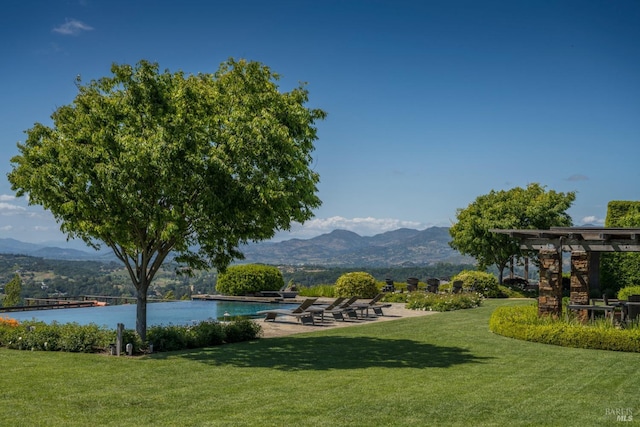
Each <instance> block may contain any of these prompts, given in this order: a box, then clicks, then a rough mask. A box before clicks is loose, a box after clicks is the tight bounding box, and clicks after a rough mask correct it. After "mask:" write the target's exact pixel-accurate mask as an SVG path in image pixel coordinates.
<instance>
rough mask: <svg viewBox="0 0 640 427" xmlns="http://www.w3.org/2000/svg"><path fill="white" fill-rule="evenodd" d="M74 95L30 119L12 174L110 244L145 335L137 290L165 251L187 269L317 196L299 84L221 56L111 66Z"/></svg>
mask: <svg viewBox="0 0 640 427" xmlns="http://www.w3.org/2000/svg"><path fill="white" fill-rule="evenodd" d="M111 72H112V74H113V76H111V77H104V78H101V79H99V80H96V81H91V82H90V83H89V84H87V85H81V82H80V81H78V90H79V94H78V95H77V96H76V98H75V100H74V101H73V103H72V104H70V105H65V106H62V107H60V108H58V109H57V110H56V111H55V112H54V113H53V115H52V119H53V126H51V127H50V126H45V125H43V124H40V123H36V124H35V126H34V127H33V128H31V129H29V130H28V131H27V140H26V142H25V143H24V144H18V149H19V151H20V155H18V156H15V157H14V158H13V159H12V160H11V162H12V164H13V167H14V169H13V170H12V171H11V173H9V176H8V178H9V182H11V186H12V189H13V190H14V191H16V192H17V194H18V196H22V195H26V194H28V195H29V204H32V205H33V204H36V205H42V206H43V207H44V208H45V209H47V210H50V211H51V213H52V214H53V216H54V217H55V218H56V220H57V221H59V223H60V229H61V230H62V231H63V232H64V233H66V234H67V235H68V237H70V238H80V239H82V240H84V241H85V242H86V243H87V244H89V245H91V246H94V247H97V246H99V244H100V242H104V243H105V244H106V245H107V246H109V247H110V248H111V249H112V250H113V252H114V253H115V255H116V257H117V258H118V259H119V260H120V261H122V262H123V263H124V265H125V267H126V270H127V272H128V274H129V277H130V278H131V281H132V283H133V285H134V287H135V289H136V294H137V314H136V331H137V332H138V334H139V335H140V337H141V339H142V340H144V339H145V336H146V328H147V292H148V290H149V285H150V283H151V281H152V280H153V278H154V276H155V275H156V273H157V272H158V270H159V269H160V267H161V266H162V264H163V262H164V260H165V259H166V257H167V256H168V255H169V254H170V253H174V254H175V255H176V256H177V257H176V260H177V261H178V262H183V263H185V264H187V265H188V266H190V267H192V268H194V269H206V268H209V267H211V266H213V267H216V268H218V269H220V270H224V269H225V268H226V266H227V265H228V264H229V263H230V262H231V261H232V260H233V259H235V258H242V253H241V252H240V251H239V246H240V245H242V244H245V243H247V242H249V241H258V240H264V239H269V238H271V237H273V236H274V234H275V232H276V231H277V230H287V229H289V228H290V227H291V224H292V223H293V222H299V223H302V222H304V221H306V220H308V219H309V218H311V217H312V216H313V213H312V210H313V209H314V208H317V207H318V206H320V199H319V198H318V197H317V196H316V194H315V193H316V190H317V188H316V184H317V183H318V181H319V176H318V174H317V173H316V172H314V171H313V170H312V169H311V167H310V166H311V163H312V157H311V152H312V151H313V149H314V145H313V143H314V141H315V140H316V129H315V127H314V123H315V121H316V120H320V119H322V118H324V117H325V113H324V112H323V111H322V110H317V109H308V108H306V107H305V105H304V104H305V103H306V102H307V100H308V96H307V95H308V93H307V90H306V89H305V88H304V86H300V87H297V88H295V89H293V90H292V91H290V92H283V93H281V92H280V91H279V90H278V85H277V84H276V82H277V80H278V75H277V74H275V73H272V72H271V70H270V69H269V68H268V67H266V66H264V65H262V64H260V63H257V62H247V61H244V60H241V61H235V60H233V59H230V60H229V61H227V62H225V63H223V64H222V65H221V66H220V68H219V70H218V71H217V72H216V73H215V74H198V75H189V76H185V74H184V73H182V72H176V73H170V72H169V71H164V72H159V68H158V65H157V64H153V63H150V62H147V61H141V62H139V63H138V64H137V65H136V66H135V67H132V66H129V65H115V64H114V65H113V66H112V68H111Z"/></svg>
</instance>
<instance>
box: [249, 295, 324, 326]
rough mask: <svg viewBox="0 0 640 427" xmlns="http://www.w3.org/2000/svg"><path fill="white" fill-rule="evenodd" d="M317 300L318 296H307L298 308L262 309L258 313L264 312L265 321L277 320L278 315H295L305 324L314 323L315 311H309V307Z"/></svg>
mask: <svg viewBox="0 0 640 427" xmlns="http://www.w3.org/2000/svg"><path fill="white" fill-rule="evenodd" d="M316 300H317V298H307V299H306V300H304V301H303V302H302V303H301V304H300V305H299V306H298V307H296V308H292V309H289V310H287V309H284V308H279V309H273V310H262V311H258V312H257V313H256V314H264V315H265V318H264V321H265V322H266V321H268V320H271V321H275V320H276V317H277V316H293V317H296V318H298V320H299V321H300V322H301V323H302V324H303V325H308V324H313V323H314V322H313V313H311V312H309V311H307V309H308V308H309V307H311V306H312V305H313V303H314V302H316Z"/></svg>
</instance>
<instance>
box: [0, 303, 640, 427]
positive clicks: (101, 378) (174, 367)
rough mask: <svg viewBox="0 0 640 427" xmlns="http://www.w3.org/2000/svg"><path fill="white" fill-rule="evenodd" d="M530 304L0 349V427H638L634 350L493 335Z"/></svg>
mask: <svg viewBox="0 0 640 427" xmlns="http://www.w3.org/2000/svg"><path fill="white" fill-rule="evenodd" d="M528 303H529V302H526V301H513V300H510V301H504V300H503V301H485V303H484V305H483V306H482V307H480V308H477V309H471V310H462V311H455V312H447V313H438V314H436V315H432V316H425V317H419V318H407V319H399V320H396V321H393V322H371V323H370V324H367V325H364V326H358V327H353V328H339V329H331V330H326V331H322V332H319V333H307V334H301V335H296V336H291V337H283V338H272V339H262V340H259V341H256V342H250V343H240V344H232V345H225V346H220V347H215V348H207V349H202V350H197V351H188V352H177V353H165V354H155V355H152V356H150V357H145V358H128V357H120V358H116V357H110V356H104V355H91V354H70V353H47V352H24V351H12V350H6V349H2V350H0V366H1V367H2V371H1V373H0V408H1V409H2V410H0V425H12V426H18V425H25V426H31V425H43V426H45V425H46V426H56V425H64V426H70V425H79V426H86V425H114V426H115V425H136V426H144V425H155V426H365V425H366V426H427V425H461V426H472V425H473V426H483V425H494V426H503V425H547V426H560V425H562V426H578V425H579V426H591V425H620V424H619V421H617V417H616V411H617V412H619V413H624V414H625V415H627V416H628V415H631V416H632V417H633V418H634V419H633V421H634V422H638V420H640V373H638V366H640V365H639V364H640V355H638V354H631V353H616V352H607V351H598V350H583V349H572V348H561V347H555V346H548V345H542V344H535V343H529V342H522V341H517V340H513V339H509V338H504V337H501V336H497V335H494V334H492V333H491V332H489V330H488V319H489V316H490V314H491V312H492V310H493V309H494V308H495V307H497V306H499V305H505V304H528ZM301 328H303V326H301ZM629 411H631V412H629ZM623 424H624V423H623ZM627 424H628V423H627Z"/></svg>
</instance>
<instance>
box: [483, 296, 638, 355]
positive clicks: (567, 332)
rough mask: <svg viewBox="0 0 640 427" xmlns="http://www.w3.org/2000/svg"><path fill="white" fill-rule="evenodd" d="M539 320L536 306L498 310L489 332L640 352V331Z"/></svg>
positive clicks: (605, 324)
mask: <svg viewBox="0 0 640 427" xmlns="http://www.w3.org/2000/svg"><path fill="white" fill-rule="evenodd" d="M565 319H566V318H564V317H563V318H553V317H551V316H541V317H539V316H538V310H537V308H536V306H535V305H531V306H518V307H499V308H497V309H496V310H495V311H494V312H493V313H492V315H491V319H490V320H489V329H490V330H491V331H492V332H493V333H496V334H498V335H503V336H505V337H510V338H516V339H520V340H524V341H532V342H538V343H544V344H552V345H559V346H564V347H576V348H590V349H598V350H613V351H628V352H640V328H639V327H637V325H636V326H632V327H628V328H625V329H623V328H621V327H620V326H615V325H612V324H611V322H609V321H601V322H596V323H593V324H587V325H584V324H582V323H580V322H578V321H577V320H576V319H571V318H570V319H569V320H565Z"/></svg>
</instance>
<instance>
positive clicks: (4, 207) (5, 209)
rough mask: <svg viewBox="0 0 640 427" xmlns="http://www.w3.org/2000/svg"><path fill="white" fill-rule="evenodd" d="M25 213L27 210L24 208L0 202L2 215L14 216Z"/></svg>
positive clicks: (0, 213)
mask: <svg viewBox="0 0 640 427" xmlns="http://www.w3.org/2000/svg"><path fill="white" fill-rule="evenodd" d="M24 211H26V209H25V208H24V207H22V206H18V205H13V204H11V203H4V202H0V215H13V214H16V213H18V212H24Z"/></svg>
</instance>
